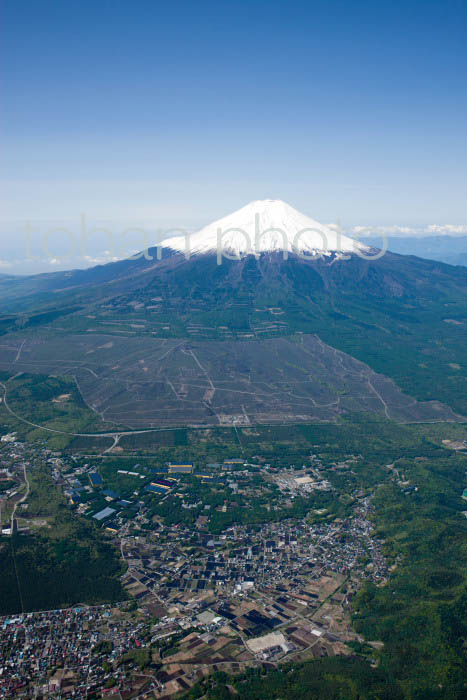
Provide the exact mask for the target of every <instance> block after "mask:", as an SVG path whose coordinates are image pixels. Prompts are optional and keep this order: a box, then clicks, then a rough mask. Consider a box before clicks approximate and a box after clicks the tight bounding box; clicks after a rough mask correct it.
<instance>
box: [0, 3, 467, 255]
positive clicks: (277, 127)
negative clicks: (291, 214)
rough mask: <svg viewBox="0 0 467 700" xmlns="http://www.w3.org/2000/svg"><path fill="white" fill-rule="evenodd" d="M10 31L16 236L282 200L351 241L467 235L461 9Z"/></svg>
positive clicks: (324, 12)
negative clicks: (456, 229)
mask: <svg viewBox="0 0 467 700" xmlns="http://www.w3.org/2000/svg"><path fill="white" fill-rule="evenodd" d="M1 14H2V18H1V19H2V26H3V30H2V31H3V37H2V42H1V43H2V49H1V65H2V69H1V70H2V76H1V88H0V89H1V93H2V107H1V141H2V143H1V149H2V174H1V177H2V180H3V181H4V183H3V192H4V197H5V199H6V203H5V206H4V214H3V220H4V222H5V221H7V222H8V221H13V220H16V219H18V218H21V217H23V218H25V217H26V216H27V217H30V218H32V219H41V220H61V219H73V218H77V217H78V216H79V214H80V213H81V212H86V214H87V215H88V216H89V217H91V218H93V217H94V218H96V219H101V220H108V221H114V222H115V221H128V220H132V221H133V220H134V221H135V222H136V221H144V222H148V221H150V222H153V223H154V224H155V225H158V224H160V225H162V226H166V225H176V224H180V225H197V224H198V223H200V224H201V223H207V221H209V220H210V219H212V218H215V217H217V216H220V215H222V214H224V213H227V212H229V211H231V210H233V209H235V208H237V207H239V206H242V205H243V204H244V203H246V202H247V201H250V200H252V199H259V198H263V197H264V198H266V197H273V198H281V199H285V200H287V201H289V202H290V203H291V204H293V205H294V206H296V207H297V208H299V209H302V210H303V211H304V212H305V213H307V214H309V215H311V216H313V217H315V218H317V219H320V220H322V221H324V222H329V221H335V220H337V219H340V220H341V221H342V222H343V223H344V224H345V225H349V226H350V225H356V224H369V223H377V224H389V223H398V224H408V225H412V224H417V225H422V224H430V223H436V222H438V223H452V224H465V223H467V211H466V197H465V193H466V191H467V175H466V170H467V169H466V163H467V137H466V113H467V88H466V74H467V42H466V40H465V36H466V27H467V2H465V0H463V1H457V0H444V1H442V2H440V1H431V0H420V1H413V0H403V1H400V0H393V1H392V2H386V1H385V0H373V1H372V2H363V1H359V0H356V1H352V0H342V1H340V0H328V1H326V2H325V1H324V0H323V1H321V0H318V1H317V0H308V2H297V1H295V0H291V1H289V2H274V1H271V0H269V1H268V2H262V1H259V0H251V1H250V2H243V1H239V2H223V1H219V2H210V1H208V2H203V1H202V0H201V1H200V2H195V1H194V0H192V1H191V2H184V1H181V2H172V3H166V2H157V1H156V0H126V1H121V0H92V1H91V0H79V1H76V0H66V2H64V1H63V0H40V1H39V0H3V2H2V10H1ZM3 230H4V227H3ZM0 258H1V252H0Z"/></svg>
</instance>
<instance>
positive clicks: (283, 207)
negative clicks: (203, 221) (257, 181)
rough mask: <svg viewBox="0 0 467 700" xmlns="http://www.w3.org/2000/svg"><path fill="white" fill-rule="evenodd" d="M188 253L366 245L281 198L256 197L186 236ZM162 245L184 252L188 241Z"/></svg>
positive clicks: (338, 249) (313, 250) (323, 250)
mask: <svg viewBox="0 0 467 700" xmlns="http://www.w3.org/2000/svg"><path fill="white" fill-rule="evenodd" d="M188 240H189V251H190V253H197V254H205V253H213V252H216V251H219V250H220V251H225V252H229V253H231V254H234V255H237V256H241V255H249V254H256V255H259V254H261V253H271V252H281V251H285V250H286V251H287V252H290V253H302V254H305V255H308V256H315V255H316V256H317V255H332V254H339V253H352V252H356V251H357V250H366V249H367V248H366V246H364V245H363V244H361V243H358V242H357V241H354V240H353V239H352V238H348V237H347V236H343V235H342V234H340V233H339V232H338V231H337V230H336V229H334V228H333V227H331V226H325V225H323V224H320V223H319V222H318V221H315V220H314V219H311V218H310V217H308V216H306V215H305V214H302V213H301V212H299V211H298V210H297V209H294V207H292V206H290V204H287V202H284V201H282V200H281V199H257V200H255V201H253V202H250V203H249V204H246V205H245V206H244V207H242V208H241V209H238V210H237V211H234V212H233V213H232V214H228V215H227V216H224V217H222V218H221V219H218V220H217V221H214V222H213V223H211V224H208V225H207V226H205V227H204V228H202V229H201V230H200V231H198V232H196V233H194V234H192V235H190V236H189V238H188ZM163 245H164V246H165V247H167V248H171V249H172V250H176V251H178V252H186V249H187V240H186V238H185V237H184V236H177V237H175V238H170V239H167V240H166V241H164V243H163Z"/></svg>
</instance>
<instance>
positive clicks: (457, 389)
mask: <svg viewBox="0 0 467 700" xmlns="http://www.w3.org/2000/svg"><path fill="white" fill-rule="evenodd" d="M187 242H188V251H187ZM147 253H148V254H147V255H140V256H137V257H134V258H130V259H127V260H121V261H118V262H115V263H109V264H107V265H101V266H97V267H93V268H90V269H87V270H71V271H69V272H59V273H54V274H43V275H34V276H31V277H21V278H14V277H8V278H6V277H5V278H0V313H3V315H2V316H0V333H3V338H2V348H3V349H2V351H1V353H0V371H2V370H3V371H5V372H18V371H25V372H29V373H37V372H45V373H50V374H57V373H58V374H60V373H61V372H65V373H67V374H71V375H72V376H73V377H75V379H76V382H77V384H78V386H79V388H80V391H81V392H82V394H83V398H84V399H85V401H86V403H87V405H88V406H91V407H93V408H94V409H95V410H96V411H97V412H98V413H99V414H100V415H105V416H106V418H111V419H112V420H114V421H116V422H119V423H120V424H126V425H130V426H132V427H140V426H141V427H154V426H157V425H183V424H190V425H212V424H227V425H231V424H254V423H255V422H256V423H258V422H263V423H264V422H297V421H298V422H300V421H301V422H303V421H316V420H318V421H322V420H337V419H338V417H339V416H340V415H341V414H343V413H346V412H349V411H360V412H361V411H364V412H370V413H379V414H380V415H382V416H383V417H386V418H391V419H394V420H398V421H402V422H410V421H439V420H459V419H460V417H462V416H466V415H467V342H466V338H467V335H466V328H467V268H464V267H454V266H450V265H447V264H444V263H440V262H435V261H432V260H424V259H422V258H416V257H411V256H403V255H396V254H394V253H389V252H387V253H386V254H384V255H378V254H377V253H378V251H376V250H375V249H369V248H367V247H366V246H364V245H363V244H361V243H358V242H357V241H354V240H352V239H351V238H348V237H346V236H343V235H340V233H339V232H338V231H336V230H335V229H333V228H331V227H329V226H324V225H322V224H320V223H318V222H316V221H314V220H313V219H310V218H309V217H308V216H305V215H304V214H301V213H300V212H298V211H297V210H296V209H294V208H293V207H291V206H289V205H288V204H286V203H285V202H282V201H280V200H262V201H254V202H251V203H250V204H247V205H246V206H245V207H243V208H241V209H239V210H238V211H236V212H234V213H233V214H230V215H228V216H226V217H224V218H222V219H219V220H217V221H215V222H214V223H212V224H210V225H208V226H206V227H204V228H202V229H201V230H200V231H198V232H197V233H194V234H193V235H191V236H190V237H189V238H188V240H187V238H186V237H184V236H178V237H171V238H167V239H166V240H165V241H164V242H163V244H162V246H161V248H160V249H159V250H157V249H156V248H150V249H149V251H147ZM187 253H188V254H187ZM116 407H120V408H116Z"/></svg>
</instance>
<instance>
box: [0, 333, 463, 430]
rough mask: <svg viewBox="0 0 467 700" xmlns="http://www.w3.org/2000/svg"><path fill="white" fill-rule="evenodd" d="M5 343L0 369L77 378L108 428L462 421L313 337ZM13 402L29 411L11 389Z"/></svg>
mask: <svg viewBox="0 0 467 700" xmlns="http://www.w3.org/2000/svg"><path fill="white" fill-rule="evenodd" d="M2 340H3V342H2V348H1V360H0V369H1V370H3V371H7V372H9V373H14V372H15V373H20V372H28V373H40V374H48V375H60V376H69V377H70V376H71V377H73V378H74V381H75V382H76V385H77V387H78V389H79V391H80V393H81V396H82V398H83V400H84V403H85V404H86V406H87V407H88V408H90V409H92V411H94V412H95V413H96V414H97V415H98V416H99V417H100V419H101V420H102V422H104V421H105V422H106V423H107V424H109V423H111V424H118V425H120V426H128V427H131V428H160V427H170V426H176V425H194V426H196V425H201V426H202V425H237V426H241V425H243V426H248V425H252V424H257V423H284V422H286V423H287V422H313V421H317V422H329V421H335V420H336V418H337V417H338V416H339V415H342V414H344V413H348V412H350V411H366V412H370V413H375V414H379V415H382V416H385V417H386V418H390V419H392V420H396V421H398V422H437V421H453V420H456V419H459V418H460V417H459V416H456V415H455V414H454V412H453V411H452V410H451V409H450V408H448V407H447V406H444V405H443V404H441V403H439V402H437V401H430V402H417V401H416V400H414V399H412V398H411V397H409V396H407V395H405V394H403V393H402V391H401V390H400V389H399V388H398V387H397V386H396V384H395V383H394V382H393V381H392V380H390V379H388V378H387V377H385V376H383V375H381V374H377V373H375V372H374V371H373V370H371V369H370V368H369V367H368V366H367V365H365V364H363V363H362V362H360V361H358V360H356V359H354V358H352V357H351V356H349V355H347V354H346V353H344V352H341V351H339V350H336V349H334V348H332V347H330V346H329V345H327V344H326V343H324V342H322V341H321V340H320V338H319V337H317V336H316V335H306V334H303V335H298V336H294V337H291V338H285V337H284V338H270V339H265V340H261V341H253V342H251V341H236V342H231V341H210V342H206V341H191V340H186V339H185V340H182V339H158V338H123V337H121V338H119V337H115V336H110V335H92V336H87V335H74V336H69V337H65V336H61V337H60V336H55V337H53V336H46V335H44V336H41V335H36V336H35V337H32V336H31V335H25V336H22V335H21V334H11V335H8V336H6V337H4V338H3V339H2ZM8 404H9V405H10V407H11V408H13V409H14V410H17V412H18V415H22V414H21V410H22V406H21V402H20V401H16V402H15V393H14V391H13V390H12V391H11V392H8ZM15 406H16V409H15ZM23 417H24V418H28V417H27V416H23ZM28 420H31V418H30V417H29V418H28ZM75 432H79V431H75Z"/></svg>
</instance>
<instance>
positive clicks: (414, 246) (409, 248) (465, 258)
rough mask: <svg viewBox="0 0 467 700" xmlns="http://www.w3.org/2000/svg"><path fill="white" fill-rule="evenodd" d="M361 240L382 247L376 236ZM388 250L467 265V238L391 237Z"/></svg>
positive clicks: (379, 239) (451, 263)
mask: <svg viewBox="0 0 467 700" xmlns="http://www.w3.org/2000/svg"><path fill="white" fill-rule="evenodd" d="M360 240H361V241H362V243H366V245H368V246H374V247H381V238H378V237H376V236H374V237H372V236H369V237H365V238H361V239H360ZM388 250H390V251H392V252H393V253H399V254H400V255H416V256H417V257H419V258H428V259H429V260H439V261H440V262H445V263H448V264H449V265H467V236H409V237H405V236H404V237H403V238H402V237H399V236H389V237H388Z"/></svg>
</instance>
